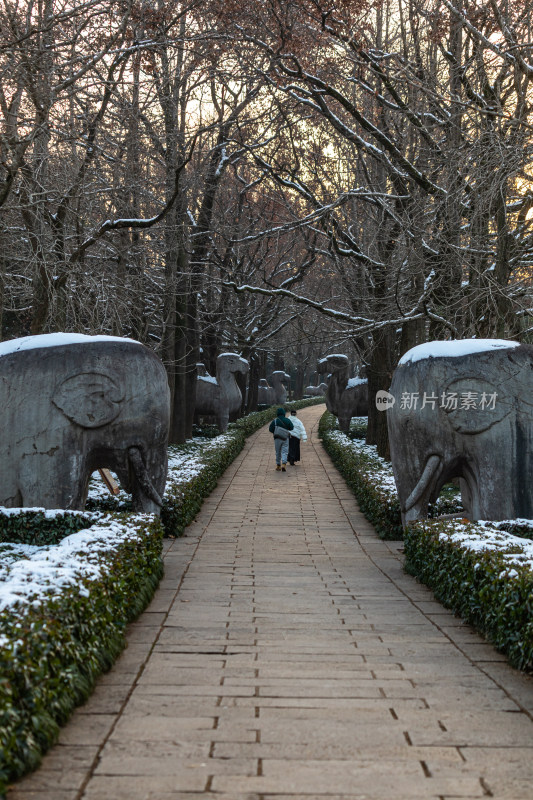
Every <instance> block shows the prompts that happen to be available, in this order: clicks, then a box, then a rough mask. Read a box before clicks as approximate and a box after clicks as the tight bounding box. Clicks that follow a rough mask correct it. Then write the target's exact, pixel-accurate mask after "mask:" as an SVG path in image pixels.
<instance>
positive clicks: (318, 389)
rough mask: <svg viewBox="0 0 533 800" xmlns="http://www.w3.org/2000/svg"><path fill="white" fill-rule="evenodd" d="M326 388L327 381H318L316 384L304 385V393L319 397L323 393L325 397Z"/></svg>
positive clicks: (308, 395)
mask: <svg viewBox="0 0 533 800" xmlns="http://www.w3.org/2000/svg"><path fill="white" fill-rule="evenodd" d="M327 390H328V385H327V383H319V384H318V386H306V387H305V389H304V395H306V396H307V397H321V396H322V395H323V396H324V397H325V396H326V392H327Z"/></svg>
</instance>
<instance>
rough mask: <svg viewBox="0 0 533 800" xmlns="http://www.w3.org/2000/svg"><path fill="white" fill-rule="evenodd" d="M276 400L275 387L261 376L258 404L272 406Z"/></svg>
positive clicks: (258, 388)
mask: <svg viewBox="0 0 533 800" xmlns="http://www.w3.org/2000/svg"><path fill="white" fill-rule="evenodd" d="M275 402H276V398H275V396H274V389H273V388H272V386H270V385H269V383H268V381H267V379H266V378H260V379H259V386H258V387H257V404H258V405H263V406H271V405H274V403H275Z"/></svg>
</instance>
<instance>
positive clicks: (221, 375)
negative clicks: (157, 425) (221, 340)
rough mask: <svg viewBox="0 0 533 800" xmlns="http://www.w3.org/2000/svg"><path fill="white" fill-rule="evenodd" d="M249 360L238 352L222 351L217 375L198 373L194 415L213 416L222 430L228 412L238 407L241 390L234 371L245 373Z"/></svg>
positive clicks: (227, 421)
mask: <svg viewBox="0 0 533 800" xmlns="http://www.w3.org/2000/svg"><path fill="white" fill-rule="evenodd" d="M248 370H249V364H248V361H247V360H246V359H245V358H241V356H240V355H238V353H221V354H220V355H219V356H218V358H217V374H216V378H212V377H210V376H209V375H198V377H197V379H196V405H195V416H197V417H198V416H213V417H216V420H217V424H218V427H219V428H220V430H221V431H222V432H224V431H226V430H227V428H228V423H229V418H230V414H232V413H235V412H237V411H239V410H240V408H241V403H242V392H241V390H240V388H239V384H238V383H237V381H236V379H235V375H236V374H238V373H240V374H241V375H246V374H247V373H248Z"/></svg>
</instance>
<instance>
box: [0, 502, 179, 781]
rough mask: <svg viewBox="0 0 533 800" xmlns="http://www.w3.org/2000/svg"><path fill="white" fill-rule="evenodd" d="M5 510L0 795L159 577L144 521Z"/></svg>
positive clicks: (157, 531) (102, 665)
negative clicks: (75, 530) (74, 530)
mask: <svg viewBox="0 0 533 800" xmlns="http://www.w3.org/2000/svg"><path fill="white" fill-rule="evenodd" d="M13 511H14V510H13V509H0V539H1V540H2V543H1V544H0V795H2V793H3V791H4V790H5V784H6V782H7V781H9V780H13V779H14V778H16V777H18V776H19V775H21V774H23V773H24V772H26V771H28V770H29V769H33V768H34V767H35V766H37V764H38V763H39V761H40V759H41V755H42V753H43V752H44V751H45V750H46V749H47V748H48V747H49V746H50V744H52V743H53V742H54V740H55V739H56V737H57V734H58V730H59V725H61V724H62V723H63V722H65V720H66V719H67V718H68V716H69V715H70V713H71V711H72V709H73V708H74V707H75V706H76V705H78V704H79V703H81V702H83V701H84V700H85V699H86V698H87V697H88V695H89V693H90V691H91V689H92V686H93V684H94V681H95V679H96V678H97V676H98V675H99V674H100V673H101V672H102V671H104V670H106V669H109V667H110V666H111V665H112V664H113V662H114V661H115V659H116V657H117V655H118V654H119V653H120V652H121V650H122V649H123V647H124V643H125V637H124V633H125V628H126V625H127V623H128V622H130V621H131V620H133V619H134V618H135V617H136V616H137V615H138V614H139V613H140V612H141V611H142V610H143V609H144V607H145V606H146V605H147V603H148V601H149V600H150V598H151V597H152V594H153V592H154V590H155V588H156V587H157V584H158V582H159V580H160V578H161V575H162V572H163V566H162V560H161V549H162V548H161V545H162V526H161V523H160V521H159V520H158V519H155V518H153V517H151V516H148V515H142V514H138V515H132V514H128V515H126V514H103V513H100V512H96V513H86V512H83V513H82V512H43V511H27V512H26V511H23V512H20V511H18V510H17V512H18V513H16V514H15V513H13ZM76 528H77V529H78V530H77V532H75V533H73V532H72V530H73V529H76ZM6 539H9V542H6Z"/></svg>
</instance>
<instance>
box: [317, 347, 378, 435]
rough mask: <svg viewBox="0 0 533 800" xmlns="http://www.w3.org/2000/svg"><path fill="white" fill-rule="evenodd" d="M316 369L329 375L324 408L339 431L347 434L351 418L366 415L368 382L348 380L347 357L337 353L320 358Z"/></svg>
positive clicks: (354, 379) (356, 379)
mask: <svg viewBox="0 0 533 800" xmlns="http://www.w3.org/2000/svg"><path fill="white" fill-rule="evenodd" d="M317 369H318V371H320V372H326V371H327V372H330V373H331V376H330V379H329V382H328V390H327V392H326V406H327V409H328V411H329V412H330V413H331V414H335V416H336V417H337V419H338V421H339V428H340V429H341V431H344V433H348V431H349V429H350V420H351V418H352V417H359V416H366V415H367V414H368V380H367V379H366V378H348V356H345V355H339V354H337V353H334V354H331V355H328V356H325V357H324V358H321V359H320V360H319V362H318V367H317Z"/></svg>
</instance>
